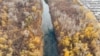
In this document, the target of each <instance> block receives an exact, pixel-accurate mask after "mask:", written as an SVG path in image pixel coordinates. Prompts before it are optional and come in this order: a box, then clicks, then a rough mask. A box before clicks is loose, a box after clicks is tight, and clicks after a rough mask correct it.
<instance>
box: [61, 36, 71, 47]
mask: <svg viewBox="0 0 100 56" xmlns="http://www.w3.org/2000/svg"><path fill="white" fill-rule="evenodd" d="M61 44H62V45H64V46H69V45H70V39H69V37H65V38H63V39H62V40H61Z"/></svg>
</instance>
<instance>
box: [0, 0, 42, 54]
mask: <svg viewBox="0 0 100 56" xmlns="http://www.w3.org/2000/svg"><path fill="white" fill-rule="evenodd" d="M41 22H42V5H41V0H0V56H42V52H43V50H42V48H43V47H42V45H43V43H42V36H43V35H42V31H41Z"/></svg>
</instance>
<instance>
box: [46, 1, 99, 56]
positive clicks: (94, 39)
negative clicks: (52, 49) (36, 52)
mask: <svg viewBox="0 0 100 56" xmlns="http://www.w3.org/2000/svg"><path fill="white" fill-rule="evenodd" d="M46 2H47V3H48V5H49V8H50V14H51V17H52V18H51V19H52V23H53V26H54V30H55V34H56V36H57V40H58V50H59V56H100V54H99V52H100V27H99V23H98V21H97V20H96V17H95V16H94V14H93V13H92V12H91V11H90V10H89V9H87V8H85V7H84V5H82V4H81V3H80V1H79V0H46Z"/></svg>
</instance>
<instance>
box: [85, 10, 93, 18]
mask: <svg viewBox="0 0 100 56" xmlns="http://www.w3.org/2000/svg"><path fill="white" fill-rule="evenodd" d="M85 15H86V19H95V16H94V15H93V13H92V12H90V11H89V12H87V13H86V14H85Z"/></svg>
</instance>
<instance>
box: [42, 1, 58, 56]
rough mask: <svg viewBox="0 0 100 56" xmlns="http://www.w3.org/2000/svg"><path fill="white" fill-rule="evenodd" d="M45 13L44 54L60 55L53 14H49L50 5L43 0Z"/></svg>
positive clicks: (45, 55)
mask: <svg viewBox="0 0 100 56" xmlns="http://www.w3.org/2000/svg"><path fill="white" fill-rule="evenodd" d="M42 3H43V15H42V20H43V21H42V29H43V32H44V37H43V39H44V56H58V52H57V41H56V36H55V34H54V31H53V27H52V22H51V16H50V14H49V6H48V5H47V4H46V3H45V1H44V0H42Z"/></svg>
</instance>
